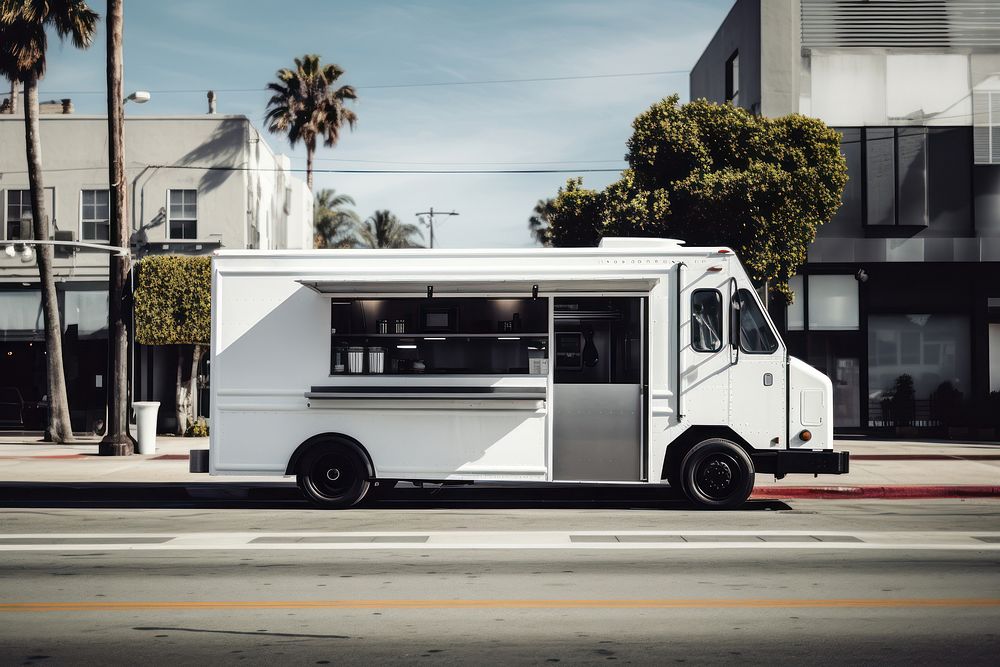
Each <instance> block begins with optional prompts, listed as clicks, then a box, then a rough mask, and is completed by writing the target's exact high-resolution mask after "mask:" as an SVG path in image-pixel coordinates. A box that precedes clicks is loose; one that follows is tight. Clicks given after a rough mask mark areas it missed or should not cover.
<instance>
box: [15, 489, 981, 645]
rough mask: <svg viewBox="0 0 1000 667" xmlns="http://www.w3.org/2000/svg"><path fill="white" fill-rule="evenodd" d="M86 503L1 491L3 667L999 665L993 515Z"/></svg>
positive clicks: (936, 505)
mask: <svg viewBox="0 0 1000 667" xmlns="http://www.w3.org/2000/svg"><path fill="white" fill-rule="evenodd" d="M90 491H91V497H90V500H85V501H80V499H79V496H78V497H77V500H73V499H67V500H63V501H60V500H59V499H58V497H57V496H58V494H55V493H54V492H53V493H49V494H48V495H46V494H45V493H43V494H41V497H40V498H35V499H34V500H32V499H31V498H27V497H26V498H24V499H23V500H17V498H16V496H18V494H17V493H8V494H0V502H2V503H3V504H4V505H5V506H6V509H0V663H3V664H71V663H72V664H80V663H87V662H98V661H101V662H104V663H107V662H113V663H123V662H138V661H143V662H147V663H150V664H159V663H166V662H169V663H173V664H195V663H198V664H204V663H205V662H206V661H212V662H215V663H220V664H230V663H244V664H264V663H268V664H274V663H275V662H277V661H281V662H283V663H284V662H288V663H291V664H338V663H362V662H364V663H382V662H403V661H406V662H410V661H423V662H428V663H440V662H449V663H473V662H476V663H481V662H485V661H489V662H491V663H492V662H514V663H538V664H541V663H555V662H563V663H581V662H583V663H586V662H590V663H597V662H600V663H605V664H607V663H609V662H633V663H659V664H662V663H673V662H691V663H706V662H708V663H711V662H732V661H736V660H738V661H748V662H766V663H792V662H795V663H800V664H801V663H803V662H805V663H810V664H811V663H834V662H836V663H873V662H878V663H889V664H903V663H914V662H916V661H920V662H931V661H934V662H947V663H956V662H961V663H967V664H996V656H997V655H998V654H1000V501H995V500H993V501H991V500H966V501H960V500H942V501H885V500H883V501H867V502H863V501H849V502H848V501H808V502H807V501H795V502H789V503H788V504H784V503H780V502H773V501H761V502H756V503H751V504H750V505H749V506H748V508H747V509H746V510H745V511H738V512H727V513H715V512H699V511H694V510H691V509H690V508H687V507H686V506H685V505H683V504H682V503H679V502H677V501H673V500H669V499H656V498H638V499H631V500H625V501H620V500H614V499H611V498H604V499H600V498H599V499H598V500H595V501H592V502H586V501H585V500H582V499H581V498H579V497H575V496H572V497H564V498H560V497H557V496H551V495H548V496H544V497H540V498H536V499H535V500H532V494H530V493H522V494H520V495H518V494H514V495H513V496H511V495H510V494H506V498H505V494H492V493H490V494H485V495H481V496H479V497H477V496H475V495H474V494H471V493H470V492H459V491H458V490H455V491H454V492H452V491H451V490H449V491H445V492H439V493H434V494H431V493H422V494H421V493H416V492H411V493H409V494H403V496H400V497H397V498H396V499H394V500H391V501H388V502H382V503H377V504H373V505H371V506H369V507H367V508H364V509H355V510H350V511H345V512H321V511H315V510H310V509H307V508H305V506H303V505H302V504H301V503H299V502H297V500H295V499H294V498H291V497H287V498H286V497H277V498H274V497H272V498H271V499H270V500H268V499H267V498H266V496H267V494H266V493H265V494H263V496H265V497H262V496H261V494H260V493H250V494H246V493H243V492H240V491H234V490H232V489H230V490H229V491H220V492H219V493H221V494H223V495H222V496H221V497H213V496H210V495H206V494H207V492H199V494H200V495H199V494H195V495H199V497H198V498H195V499H191V498H190V497H187V498H178V499H175V500H173V501H170V500H166V501H161V506H160V507H158V508H151V507H148V505H151V504H153V503H152V502H151V501H150V500H148V499H146V500H144V499H142V498H137V499H134V501H132V502H133V505H132V506H130V505H129V502H130V501H129V500H128V498H124V497H116V498H113V499H111V500H108V499H102V494H101V493H98V492H95V491H94V490H93V489H91V490H90ZM77 493H79V492H77ZM21 495H24V494H21ZM189 495H190V494H189ZM597 495H600V494H597ZM78 502H85V504H88V505H89V506H88V507H84V508H74V505H76V504H77V503H78ZM13 505H20V506H19V507H14V506H13ZM135 505H138V506H135Z"/></svg>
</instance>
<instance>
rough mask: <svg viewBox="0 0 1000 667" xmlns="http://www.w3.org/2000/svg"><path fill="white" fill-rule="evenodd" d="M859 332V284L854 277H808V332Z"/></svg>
mask: <svg viewBox="0 0 1000 667" xmlns="http://www.w3.org/2000/svg"><path fill="white" fill-rule="evenodd" d="M857 329H858V281H857V280H856V279H855V278H854V276H851V275H840V276H809V330H810V331H856V330H857Z"/></svg>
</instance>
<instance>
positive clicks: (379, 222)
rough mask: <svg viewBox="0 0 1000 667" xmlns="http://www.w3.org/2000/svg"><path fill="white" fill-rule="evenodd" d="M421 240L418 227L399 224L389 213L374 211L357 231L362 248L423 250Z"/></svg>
mask: <svg viewBox="0 0 1000 667" xmlns="http://www.w3.org/2000/svg"><path fill="white" fill-rule="evenodd" d="M423 238H424V233H423V232H422V231H420V228H419V227H417V226H416V225H411V224H408V223H404V222H401V221H400V219H399V218H397V217H396V216H395V215H393V214H392V213H390V212H389V211H375V213H373V214H372V215H371V216H370V217H369V218H368V219H367V220H365V222H364V224H363V225H362V226H361V229H360V230H359V231H358V241H359V242H360V245H361V247H362V248H423V245H422V244H421V243H420V241H423ZM417 239H419V241H418V240H417Z"/></svg>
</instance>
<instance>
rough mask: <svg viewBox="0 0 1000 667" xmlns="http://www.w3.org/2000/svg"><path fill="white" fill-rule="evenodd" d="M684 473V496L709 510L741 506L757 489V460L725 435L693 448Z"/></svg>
mask: <svg viewBox="0 0 1000 667" xmlns="http://www.w3.org/2000/svg"><path fill="white" fill-rule="evenodd" d="M680 473H681V475H680V477H681V479H680V483H681V487H682V488H683V489H684V495H686V496H687V497H688V500H690V501H691V502H692V503H694V504H696V505H698V506H699V507H704V508H706V509H720V510H721V509H732V508H734V507H739V506H740V505H742V504H743V503H744V502H746V499H747V498H749V497H750V493H751V492H752V491H753V481H754V470H753V461H751V460H750V457H749V456H748V455H747V453H746V452H745V451H743V448H742V447H740V446H739V445H737V444H736V443H734V442H730V441H729V440H723V439H722V438H712V439H710V440H704V441H702V442H699V443H698V444H697V445H695V446H694V447H692V448H691V451H689V452H688V453H687V454H686V455H685V456H684V459H683V460H682V461H681V466H680Z"/></svg>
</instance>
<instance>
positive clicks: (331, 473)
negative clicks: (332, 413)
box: [296, 444, 370, 509]
mask: <svg viewBox="0 0 1000 667" xmlns="http://www.w3.org/2000/svg"><path fill="white" fill-rule="evenodd" d="M296 472H297V481H298V484H299V488H300V489H302V493H304V494H305V495H306V497H307V498H308V499H309V500H310V501H311V502H312V503H313V504H315V505H318V506H319V507H323V508H327V509H343V508H345V507H350V506H352V505H356V504H357V503H359V502H361V499H362V498H364V497H365V494H366V493H368V488H369V486H370V483H369V481H368V466H367V465H366V464H365V461H364V460H363V459H362V456H361V454H359V453H358V452H357V451H356V450H355V449H354V448H353V447H349V446H347V445H342V444H323V445H314V446H313V447H311V448H310V449H309V451H307V452H306V453H305V454H304V455H303V456H302V459H301V460H300V461H299V465H298V468H297V471H296Z"/></svg>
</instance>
